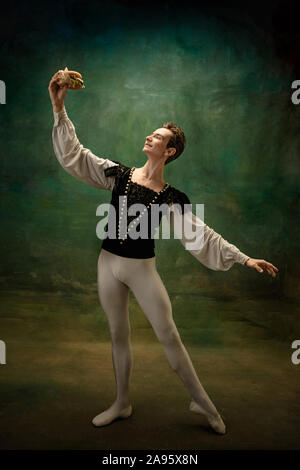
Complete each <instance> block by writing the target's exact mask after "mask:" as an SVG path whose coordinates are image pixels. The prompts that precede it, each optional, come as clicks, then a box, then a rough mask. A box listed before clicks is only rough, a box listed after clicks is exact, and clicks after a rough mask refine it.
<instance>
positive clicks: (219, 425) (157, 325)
mask: <svg viewBox="0 0 300 470" xmlns="http://www.w3.org/2000/svg"><path fill="white" fill-rule="evenodd" d="M129 287H130V288H131V290H132V291H133V293H134V295H135V297H136V299H137V301H138V303H139V305H140V307H141V308H142V310H143V311H144V313H145V314H146V316H147V318H148V320H149V321H150V323H151V325H152V327H153V329H154V331H155V333H156V335H157V337H158V339H159V341H160V342H161V343H162V345H163V348H164V350H165V353H166V356H167V358H168V361H169V363H170V366H171V367H172V369H173V370H174V371H176V372H177V374H178V375H179V377H180V378H181V380H182V382H183V383H184V385H185V386H186V388H187V390H188V392H189V393H190V396H191V397H192V399H193V400H192V402H191V405H190V410H191V411H195V412H196V413H201V414H204V415H205V416H206V417H207V419H208V421H209V423H210V424H211V426H212V427H213V428H214V429H215V430H216V431H217V432H220V433H221V434H223V433H224V432H225V425H224V423H223V421H222V419H221V417H220V416H219V414H218V412H217V410H216V407H215V406H214V404H213V403H212V401H211V400H210V398H209V396H208V395H207V393H206V391H205V390H204V388H203V386H202V384H201V382H200V380H199V378H198V376H197V374H196V371H195V369H194V367H193V364H192V361H191V359H190V357H189V355H188V353H187V351H186V349H185V347H184V345H183V343H182V341H181V338H180V335H179V333H178V330H177V327H176V325H175V323H174V320H173V314H172V306H171V302H170V298H169V295H168V293H167V290H166V288H165V286H164V284H163V282H162V280H161V278H160V276H159V274H158V272H157V270H156V261H155V260H154V258H153V259H151V261H150V260H149V262H148V263H145V264H143V265H141V267H140V271H139V272H136V275H135V276H133V277H132V278H131V280H130V284H129ZM223 431H224V432H223Z"/></svg>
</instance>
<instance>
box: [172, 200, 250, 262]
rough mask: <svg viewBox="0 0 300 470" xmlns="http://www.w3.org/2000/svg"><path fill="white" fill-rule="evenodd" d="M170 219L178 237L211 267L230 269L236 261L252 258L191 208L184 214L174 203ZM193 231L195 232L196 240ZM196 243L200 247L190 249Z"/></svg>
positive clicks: (199, 258) (196, 256) (188, 248)
mask: <svg viewBox="0 0 300 470" xmlns="http://www.w3.org/2000/svg"><path fill="white" fill-rule="evenodd" d="M169 221H170V226H171V228H172V230H173V231H174V234H175V236H176V238H178V239H179V240H180V241H181V243H182V244H183V246H184V247H185V248H186V249H187V250H189V252H190V253H191V254H192V255H193V256H194V257H195V258H196V259H197V260H198V261H200V263H202V264H203V265H204V266H206V267H207V268H209V269H213V270H214V271H228V270H229V269H230V268H231V267H232V266H233V264H234V263H240V264H243V265H244V264H245V263H246V261H247V260H248V259H249V258H250V257H249V256H247V255H245V254H244V253H242V252H241V251H240V250H239V249H238V248H237V247H236V246H235V245H232V244H231V243H229V242H228V241H227V240H225V239H224V238H222V236H221V235H220V234H218V233H217V232H215V231H214V230H213V229H212V228H210V227H209V226H208V225H206V224H205V223H204V222H203V221H202V220H201V219H200V218H199V217H197V216H196V215H195V214H193V212H192V211H191V210H185V211H184V212H183V214H182V210H181V208H180V206H179V207H178V205H177V204H174V205H173V206H172V210H170V213H169ZM192 232H194V233H195V238H194V240H195V241H194V242H193V237H191V233H192ZM195 244H196V245H197V246H199V248H196V249H195V248H194V247H193V249H190V246H192V245H193V246H194V245H195Z"/></svg>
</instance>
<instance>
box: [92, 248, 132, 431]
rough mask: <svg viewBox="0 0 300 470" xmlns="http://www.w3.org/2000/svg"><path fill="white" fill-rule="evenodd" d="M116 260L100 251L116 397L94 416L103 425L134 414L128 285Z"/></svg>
mask: <svg viewBox="0 0 300 470" xmlns="http://www.w3.org/2000/svg"><path fill="white" fill-rule="evenodd" d="M116 260H117V259H116V258H115V257H114V255H113V254H111V253H109V252H107V251H104V250H101V252H100V256H99V260H98V294H99V300H100V303H101V305H102V308H103V310H104V312H105V314H106V317H107V320H108V323H109V329H110V334H111V341H112V360H113V366H114V372H115V380H116V388H117V397H116V400H115V401H114V403H113V404H112V405H111V407H110V408H108V409H107V410H105V411H104V412H102V413H100V414H99V415H97V416H95V418H94V419H93V424H94V425H95V426H104V425H106V424H109V423H111V422H112V421H113V420H114V419H116V418H127V417H128V416H130V415H131V413H132V407H131V405H130V399H129V382H130V376H131V370H132V349H131V344H130V323H129V315H128V301H129V288H128V286H126V285H125V284H124V283H123V282H121V281H120V280H119V279H118V278H117V277H116V276H115V274H114V272H115V270H116V268H117V265H116V264H114V262H115V261H116Z"/></svg>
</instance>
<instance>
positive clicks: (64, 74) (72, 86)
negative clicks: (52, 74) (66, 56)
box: [56, 67, 85, 90]
mask: <svg viewBox="0 0 300 470" xmlns="http://www.w3.org/2000/svg"><path fill="white" fill-rule="evenodd" d="M56 82H57V84H58V85H59V86H60V87H63V86H64V85H67V88H68V89H69V90H80V89H81V88H85V86H84V84H83V80H82V75H81V74H80V73H79V72H75V71H74V70H68V67H66V68H65V70H60V71H59V72H58V77H57V79H56Z"/></svg>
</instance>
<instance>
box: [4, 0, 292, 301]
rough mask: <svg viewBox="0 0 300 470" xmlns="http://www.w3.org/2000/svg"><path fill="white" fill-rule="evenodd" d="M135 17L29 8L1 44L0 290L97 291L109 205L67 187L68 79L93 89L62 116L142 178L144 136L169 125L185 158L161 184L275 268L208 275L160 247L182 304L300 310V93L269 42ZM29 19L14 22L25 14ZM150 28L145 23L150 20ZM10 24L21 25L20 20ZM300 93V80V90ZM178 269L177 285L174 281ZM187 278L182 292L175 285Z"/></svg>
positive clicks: (105, 5)
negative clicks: (297, 301)
mask: <svg viewBox="0 0 300 470" xmlns="http://www.w3.org/2000/svg"><path fill="white" fill-rule="evenodd" d="M125 3H126V2H108V1H107V2H102V3H101V5H100V4H98V6H97V5H96V4H94V3H87V5H86V8H85V9H84V10H82V6H81V7H80V4H79V3H78V2H75V1H74V2H67V3H65V4H61V3H55V2H54V3H53V4H52V7H51V8H50V10H48V11H46V10H45V9H44V8H43V7H42V6H39V7H36V8H35V9H33V10H32V12H31V14H29V13H28V11H26V6H23V7H20V11H19V14H18V17H16V18H15V23H16V24H15V31H13V30H11V26H10V29H9V28H8V29H7V31H6V37H5V40H4V41H2V43H1V56H2V64H3V68H2V70H1V76H0V78H1V79H3V80H4V81H5V82H6V86H7V104H6V105H4V106H1V109H0V112H1V117H0V123H1V128H0V137H1V142H2V144H1V147H2V152H1V154H2V156H1V163H2V172H3V178H2V188H3V193H2V197H1V201H2V214H1V220H2V243H1V246H2V255H1V260H2V263H1V264H2V274H1V276H2V281H3V285H4V287H7V286H10V287H12V288H21V287H26V288H33V289H42V290H45V289H46V290H50V291H51V290H57V289H59V290H62V291H63V290H65V289H66V290H68V289H72V290H73V289H75V291H76V290H77V289H82V290H84V291H85V290H88V289H94V287H95V281H96V261H97V256H98V253H99V249H100V245H101V241H100V240H99V239H97V237H96V233H95V229H96V224H97V221H98V220H99V219H98V218H97V217H96V214H95V212H96V207H97V206H98V204H100V203H101V202H109V201H110V193H109V192H108V191H97V190H96V189H93V188H91V187H89V186H86V185H84V184H83V183H81V182H79V181H77V180H76V179H75V178H73V177H71V176H70V175H69V174H67V173H66V172H65V171H64V170H63V169H62V168H61V167H60V165H59V163H58V162H57V160H56V158H55V155H54V152H53V147H52V140H51V132H52V126H53V115H52V108H51V103H50V99H49V95H48V89H47V87H48V83H49V80H50V78H51V76H52V75H53V74H54V73H55V72H56V71H57V70H58V69H60V68H64V67H65V66H68V67H69V68H70V69H75V70H79V71H80V72H81V73H82V74H83V77H84V79H85V86H86V88H85V89H84V90H81V91H79V92H74V91H73V92H72V91H71V92H69V93H68V96H67V100H66V108H67V111H68V114H69V116H70V118H71V119H72V121H73V123H74V125H75V128H76V131H77V135H78V137H79V139H80V141H81V143H82V144H83V145H84V146H85V147H87V148H90V149H91V150H92V151H93V152H94V153H95V154H96V155H99V156H105V157H107V158H110V159H114V160H119V161H122V162H123V163H124V164H126V165H128V166H130V165H132V166H133V165H134V166H141V165H143V164H144V162H145V161H146V160H145V158H146V157H145V155H144V153H143V152H142V147H143V142H144V139H145V136H146V135H147V134H148V133H149V132H152V131H153V130H154V129H155V128H157V127H159V126H161V125H162V123H163V122H164V121H165V120H174V121H175V122H176V123H178V124H179V125H180V126H182V128H183V129H184V131H185V134H186V138H187V147H186V150H185V152H184V154H183V155H182V156H181V157H180V159H178V160H177V161H175V162H173V163H171V164H170V165H168V166H167V167H166V170H165V179H166V181H168V182H169V183H170V184H171V185H173V186H175V187H178V188H179V189H180V190H182V191H184V192H186V193H187V194H188V195H189V197H190V199H191V202H192V203H193V204H196V203H203V204H205V222H206V223H207V224H208V225H209V226H211V227H213V228H214V229H215V230H216V231H217V232H218V233H221V234H222V235H223V237H224V238H226V239H227V240H228V241H230V242H231V243H233V244H235V245H236V246H238V247H239V249H240V250H241V251H243V252H245V253H246V254H248V255H249V256H251V257H256V258H264V259H266V260H269V261H271V262H272V263H273V264H275V266H277V267H278V268H279V269H280V275H279V276H278V277H277V279H276V280H272V279H271V278H270V277H269V276H268V275H267V274H266V273H265V274H264V275H263V276H260V275H259V274H258V273H257V272H256V271H254V270H250V269H248V268H243V267H242V266H240V265H237V264H236V265H235V266H234V267H233V268H232V269H231V270H230V271H229V272H213V271H211V270H208V269H207V268H206V267H204V266H202V265H201V264H200V263H199V262H198V261H197V260H195V258H193V257H192V256H191V255H190V254H189V253H188V252H187V251H185V250H184V248H183V247H182V245H181V244H180V242H179V241H177V240H175V241H166V240H158V241H156V252H157V258H158V265H159V269H160V272H161V274H162V276H163V277H164V281H165V282H166V283H168V286H169V287H170V288H171V290H172V289H173V290H172V292H174V291H176V289H178V290H180V291H183V290H188V291H190V292H196V291H198V290H199V289H201V287H203V286H206V288H207V289H208V290H209V292H211V293H212V295H214V294H216V295H217V294H218V293H220V291H221V292H222V293H223V294H224V295H226V292H228V291H229V289H231V291H232V292H235V293H238V292H239V290H241V291H242V292H243V293H246V295H247V293H248V294H251V295H252V294H253V295H254V293H255V292H256V291H259V292H260V293H261V295H264V294H265V295H266V296H269V295H271V296H273V295H275V294H277V295H287V296H289V297H293V296H294V295H295V294H296V293H297V289H298V281H297V276H298V271H299V270H298V267H297V260H298V242H299V186H298V180H299V141H300V137H299V135H300V134H299V116H300V111H299V107H297V106H294V105H292V104H291V101H290V94H291V92H290V86H291V82H292V81H293V80H294V79H295V78H296V77H293V76H290V75H289V73H288V72H287V71H286V70H285V71H284V70H283V68H282V67H281V63H280V61H279V60H278V59H277V57H276V52H275V51H274V48H273V45H272V40H271V38H270V37H269V36H268V34H267V33H264V31H263V30H257V29H256V28H255V27H254V25H252V26H251V24H250V23H249V25H248V27H245V26H241V25H239V23H238V21H234V20H232V21H231V20H230V19H228V18H227V19H226V20H225V19H224V20H222V19H221V18H220V17H214V16H213V15H211V14H208V13H203V14H201V13H200V12H199V11H197V13H194V12H193V11H192V10H191V9H190V10H189V9H187V11H186V13H184V10H182V9H181V10H180V11H179V10H178V9H177V10H176V9H175V10H174V11H172V9H171V8H170V7H168V5H167V4H162V5H161V6H159V5H157V4H155V8H153V9H151V11H149V10H147V9H146V8H142V7H140V8H134V7H130V6H126V5H125ZM25 13H26V15H25V16H24V20H22V21H21V20H18V18H21V17H22V14H25ZM146 13H147V14H146ZM10 20H11V19H10ZM298 78H299V77H298ZM174 267H176V268H177V271H175V270H174ZM180 279H182V280H181V282H182V284H181V285H179V283H180Z"/></svg>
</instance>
